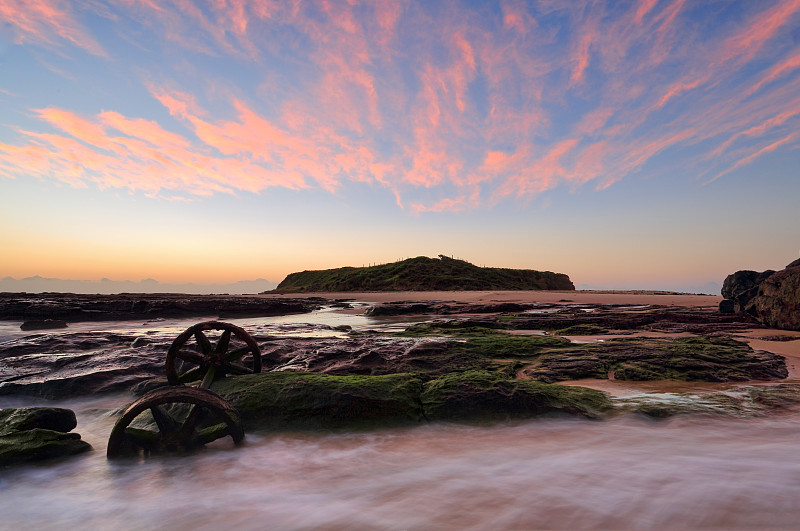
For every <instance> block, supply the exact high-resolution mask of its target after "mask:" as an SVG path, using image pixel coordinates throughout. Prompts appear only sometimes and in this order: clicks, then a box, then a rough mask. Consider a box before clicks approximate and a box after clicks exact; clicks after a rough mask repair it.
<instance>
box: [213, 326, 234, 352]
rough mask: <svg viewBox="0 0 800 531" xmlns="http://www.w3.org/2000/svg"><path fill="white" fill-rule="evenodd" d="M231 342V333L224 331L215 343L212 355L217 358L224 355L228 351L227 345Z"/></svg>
mask: <svg viewBox="0 0 800 531" xmlns="http://www.w3.org/2000/svg"><path fill="white" fill-rule="evenodd" d="M230 342H231V331H230V330H225V331H224V332H222V336H221V337H220V338H219V341H218V342H217V348H215V349H214V354H216V355H217V356H219V355H221V354H224V353H225V352H227V351H228V345H229V344H230Z"/></svg>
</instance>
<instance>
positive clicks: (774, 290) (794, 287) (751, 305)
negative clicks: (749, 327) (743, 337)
mask: <svg viewBox="0 0 800 531" xmlns="http://www.w3.org/2000/svg"><path fill="white" fill-rule="evenodd" d="M793 263H794V262H793ZM790 265H791V264H790ZM745 312H746V313H747V314H749V315H752V316H753V317H755V318H756V319H757V320H758V321H759V322H760V323H762V324H764V325H766V326H769V327H772V328H782V329H785V330H800V267H798V266H794V267H790V268H787V269H784V270H783V271H778V272H777V273H775V274H773V275H772V276H770V277H769V278H767V279H766V280H764V281H763V282H762V283H761V284H760V286H759V288H758V294H757V295H756V296H755V297H753V298H752V299H751V300H750V301H748V303H747V306H746V307H745Z"/></svg>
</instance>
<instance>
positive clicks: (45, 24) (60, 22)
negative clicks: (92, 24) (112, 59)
mask: <svg viewBox="0 0 800 531" xmlns="http://www.w3.org/2000/svg"><path fill="white" fill-rule="evenodd" d="M0 21H3V22H5V23H6V24H8V25H9V26H10V27H11V28H12V33H13V34H14V42H16V43H17V44H27V43H31V44H45V45H48V46H59V45H61V44H63V43H65V42H66V43H69V44H72V45H73V46H76V47H78V48H82V49H83V50H85V51H87V52H89V53H91V54H94V55H99V56H105V55H106V52H105V51H104V50H103V48H102V47H101V46H100V44H98V42H97V41H96V40H95V39H94V37H92V35H91V34H90V33H89V32H88V31H87V29H86V28H85V27H84V26H83V25H82V24H80V23H79V22H78V20H77V18H76V16H75V13H74V11H73V9H72V5H71V4H70V3H69V2H66V1H53V0H0Z"/></svg>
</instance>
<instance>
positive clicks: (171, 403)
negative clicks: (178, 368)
mask: <svg viewBox="0 0 800 531" xmlns="http://www.w3.org/2000/svg"><path fill="white" fill-rule="evenodd" d="M228 435H229V436H230V437H231V438H232V439H233V442H234V443H236V444H239V443H240V442H241V441H242V439H244V430H243V429H242V420H241V418H240V417H239V413H238V412H237V411H236V409H234V407H233V406H232V405H231V404H230V403H229V402H228V401H226V400H225V399H223V398H222V397H220V396H219V395H217V394H216V393H214V392H212V391H209V390H208V389H202V388H199V387H183V386H181V387H162V388H160V389H156V390H154V391H150V392H149V393H147V394H145V395H142V397H141V398H139V399H138V400H136V401H135V402H133V403H132V404H131V405H129V406H128V408H127V409H126V410H125V411H124V412H123V413H122V416H120V417H119V419H117V422H116V423H115V424H114V428H113V429H112V430H111V435H110V436H109V438H108V448H107V449H106V455H107V457H109V458H115V457H124V456H136V455H145V456H147V455H150V454H153V453H164V452H186V451H190V450H193V449H197V448H199V447H201V446H204V445H206V444H208V443H210V442H212V441H215V440H217V439H220V438H222V437H226V436H228Z"/></svg>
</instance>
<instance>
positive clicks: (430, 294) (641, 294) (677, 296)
mask: <svg viewBox="0 0 800 531" xmlns="http://www.w3.org/2000/svg"><path fill="white" fill-rule="evenodd" d="M262 296H264V297H286V298H306V297H324V298H327V299H351V300H356V301H362V302H373V303H385V302H395V301H442V302H447V301H456V302H471V303H482V302H522V303H533V302H541V303H558V302H570V303H576V304H630V305H643V304H656V305H665V306H692V307H706V306H718V305H719V302H720V301H721V300H722V297H721V296H719V295H695V294H691V293H671V292H663V291H640V290H636V291H589V290H575V291H379V292H377V291H372V292H352V291H348V292H337V293H330V292H324V293H273V292H270V293H266V294H264V295H262Z"/></svg>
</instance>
